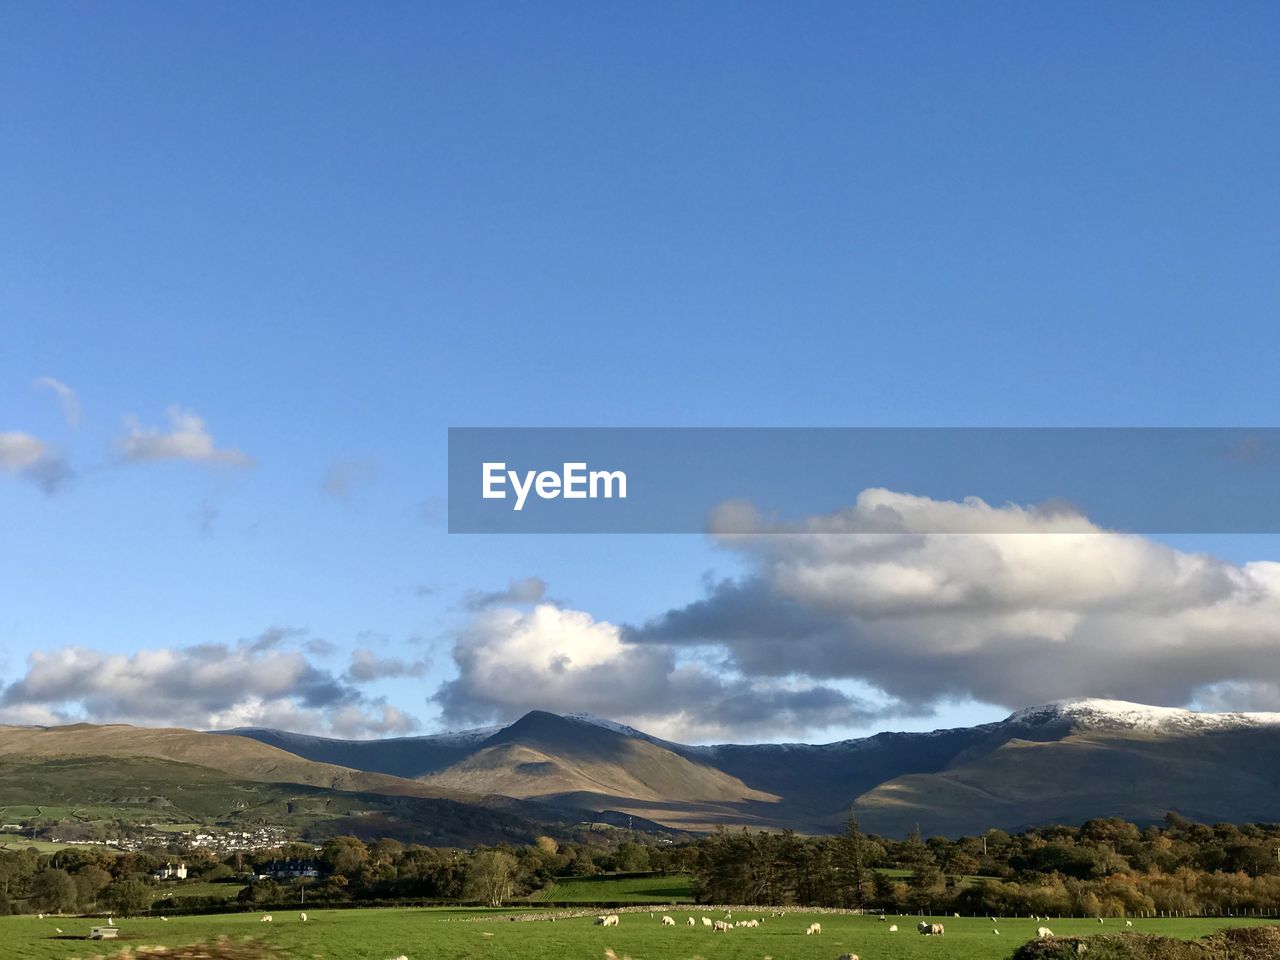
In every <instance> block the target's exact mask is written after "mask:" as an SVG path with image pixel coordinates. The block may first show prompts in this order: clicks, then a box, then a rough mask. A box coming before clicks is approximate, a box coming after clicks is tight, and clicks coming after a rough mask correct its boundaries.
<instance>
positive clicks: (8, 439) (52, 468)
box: [0, 431, 72, 494]
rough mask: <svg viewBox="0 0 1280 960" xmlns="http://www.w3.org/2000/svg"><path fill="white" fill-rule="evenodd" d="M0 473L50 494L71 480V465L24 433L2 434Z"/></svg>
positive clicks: (46, 445) (59, 454)
mask: <svg viewBox="0 0 1280 960" xmlns="http://www.w3.org/2000/svg"><path fill="white" fill-rule="evenodd" d="M0 473H6V474H9V475H10V476H14V477H19V478H21V479H24V480H28V481H30V482H31V483H34V484H35V485H36V486H38V487H39V488H40V489H41V490H43V491H44V492H45V493H47V494H53V493H56V492H58V490H60V489H61V488H62V487H63V486H64V485H65V484H67V483H68V482H69V481H70V480H71V478H72V470H71V465H70V464H69V463H68V462H67V460H66V458H65V457H63V455H62V454H61V453H59V452H58V451H57V450H56V449H55V448H53V447H51V446H50V445H49V444H47V443H45V442H44V441H43V440H41V439H40V438H39V437H33V436H32V435H31V434H29V433H22V432H21V431H9V432H6V433H0Z"/></svg>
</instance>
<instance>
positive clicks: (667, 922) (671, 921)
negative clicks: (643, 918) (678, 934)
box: [662, 915, 676, 927]
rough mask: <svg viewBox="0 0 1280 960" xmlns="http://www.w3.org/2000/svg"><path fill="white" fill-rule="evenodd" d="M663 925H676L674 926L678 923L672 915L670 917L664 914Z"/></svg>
mask: <svg viewBox="0 0 1280 960" xmlns="http://www.w3.org/2000/svg"><path fill="white" fill-rule="evenodd" d="M662 925H663V926H664V927H674V926H675V925H676V922H675V920H674V919H672V918H671V917H668V916H665V915H664V916H663V918H662Z"/></svg>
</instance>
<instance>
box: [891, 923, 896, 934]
mask: <svg viewBox="0 0 1280 960" xmlns="http://www.w3.org/2000/svg"><path fill="white" fill-rule="evenodd" d="M889 932H890V933H897V932H898V925H897V924H896V923H895V924H893V925H892V926H890V927H889Z"/></svg>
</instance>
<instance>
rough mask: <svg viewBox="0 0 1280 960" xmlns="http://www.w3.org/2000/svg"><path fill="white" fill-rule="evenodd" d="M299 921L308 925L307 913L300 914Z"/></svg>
mask: <svg viewBox="0 0 1280 960" xmlns="http://www.w3.org/2000/svg"><path fill="white" fill-rule="evenodd" d="M298 919H299V920H301V921H302V922H303V923H306V922H307V915H306V914H305V913H300V914H298Z"/></svg>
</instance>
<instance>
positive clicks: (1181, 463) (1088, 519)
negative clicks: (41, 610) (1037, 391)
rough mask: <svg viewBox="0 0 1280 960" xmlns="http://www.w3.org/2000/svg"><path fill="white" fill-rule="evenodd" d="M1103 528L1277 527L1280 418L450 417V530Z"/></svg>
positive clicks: (1158, 530) (1204, 530)
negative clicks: (1262, 421)
mask: <svg viewBox="0 0 1280 960" xmlns="http://www.w3.org/2000/svg"><path fill="white" fill-rule="evenodd" d="M499 465H501V466H499ZM967 498H978V500H980V501H982V503H979V502H977V501H975V500H972V499H967ZM1095 528H1104V529H1109V530H1119V531H1128V532H1133V533H1277V532H1280V428H1275V427H1265V428H1252V427H1250V428H1219V427H1213V428H1203V427H1188V428H1145V427H1144V428H1084V427H1081V428H875V427H851V428H807V427H806V428H754V427H751V428H665V427H645V428H570V427H554V428H503V427H456V428H452V429H450V431H449V530H450V532H452V533H702V532H706V531H708V530H711V529H715V530H718V531H720V532H726V533H732V532H741V533H775V532H776V533H788V532H795V531H797V530H805V531H809V530H821V531H823V532H838V533H852V534H857V533H875V532H915V533H952V532H973V533H984V532H985V533H997V532H1008V533H1014V532H1063V533H1066V532H1071V531H1073V530H1092V529H1095Z"/></svg>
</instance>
